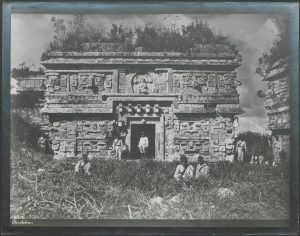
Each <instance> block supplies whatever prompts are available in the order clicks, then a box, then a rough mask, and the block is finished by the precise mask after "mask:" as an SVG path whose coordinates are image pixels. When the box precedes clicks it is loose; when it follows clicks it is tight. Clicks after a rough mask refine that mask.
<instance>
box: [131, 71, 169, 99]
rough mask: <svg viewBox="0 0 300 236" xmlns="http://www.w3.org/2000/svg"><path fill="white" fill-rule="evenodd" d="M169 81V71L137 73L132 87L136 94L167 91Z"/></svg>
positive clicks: (132, 80) (132, 81)
mask: <svg viewBox="0 0 300 236" xmlns="http://www.w3.org/2000/svg"><path fill="white" fill-rule="evenodd" d="M167 82H168V76H167V73H146V74H136V75H135V76H133V77H132V79H131V88H132V92H133V93H135V94H144V95H147V94H155V93H166V92H167V87H168V86H167Z"/></svg>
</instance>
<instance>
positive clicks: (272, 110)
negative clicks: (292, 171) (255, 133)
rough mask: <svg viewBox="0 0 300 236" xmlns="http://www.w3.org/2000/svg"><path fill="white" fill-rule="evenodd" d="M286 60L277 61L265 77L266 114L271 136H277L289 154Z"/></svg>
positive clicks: (287, 74)
mask: <svg viewBox="0 0 300 236" xmlns="http://www.w3.org/2000/svg"><path fill="white" fill-rule="evenodd" d="M287 65H288V64H287V61H286V60H279V61H278V62H277V63H275V65H274V67H273V68H272V69H271V70H270V72H269V74H268V75H267V76H266V78H265V80H266V81H267V85H268V91H267V93H266V112H267V116H268V128H269V129H270V130H271V131H272V135H273V136H275V135H277V136H279V139H280V141H281V144H282V148H283V149H284V151H285V152H286V153H287V154H288V157H289V153H290V135H289V133H290V105H289V103H290V101H289V80H290V77H289V73H288V66H287Z"/></svg>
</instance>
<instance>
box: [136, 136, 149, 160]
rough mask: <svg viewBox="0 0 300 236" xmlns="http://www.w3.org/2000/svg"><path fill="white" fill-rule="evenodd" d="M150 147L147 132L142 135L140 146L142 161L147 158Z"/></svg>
mask: <svg viewBox="0 0 300 236" xmlns="http://www.w3.org/2000/svg"><path fill="white" fill-rule="evenodd" d="M148 147H149V140H148V137H146V136H145V132H144V131H143V132H142V133H141V138H140V141H139V144H138V148H139V150H140V154H141V159H145V158H147V151H148Z"/></svg>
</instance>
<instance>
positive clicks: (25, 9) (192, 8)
mask: <svg viewBox="0 0 300 236" xmlns="http://www.w3.org/2000/svg"><path fill="white" fill-rule="evenodd" d="M74 3H76V4H74ZM92 4H96V5H97V7H94V6H95V5H94V6H92ZM76 11H77V12H80V13H83V12H85V13H94V12H95V13H96V12H97V13H101V11H102V12H105V13H106V14H108V13H112V14H115V13H116V12H118V11H122V12H123V13H128V14H130V13H137V12H138V13H140V14H141V13H144V12H145V13H146V12H147V13H157V14H159V13H170V14H171V13H229V12H230V13H245V14H247V13H250V12H251V13H268V12H270V13H273V14H274V13H276V12H278V13H281V14H282V13H284V14H288V15H289V16H290V29H291V41H290V45H289V46H290V56H291V68H290V73H291V81H290V110H291V133H290V143H291V163H290V170H291V177H290V219H289V220H288V221H281V220H184V221H183V220H113V219H112V220H35V222H34V224H33V225H31V224H30V222H32V221H30V220H26V221H28V222H26V221H25V220H24V222H22V221H20V222H14V223H17V224H13V225H12V224H11V223H12V222H11V221H10V213H9V211H10V210H9V205H10V204H9V202H10V199H9V194H10V181H9V180H10V167H9V166H10V84H9V81H10V20H11V19H10V16H11V14H12V13H49V14H51V13H53V14H54V13H70V14H71V13H75V12H76ZM1 13H2V17H1V19H2V83H1V85H2V86H1V88H2V91H1V94H2V96H1V105H2V107H1V108H2V109H1V112H2V116H1V118H2V120H1V159H0V160H1V163H0V166H1V234H3V235H40V234H43V235H58V234H61V235H108V234H109V235H139V234H143V235H161V234H163V235H199V234H204V235H206V234H217V235H236V234H238V235H239V234H255V235H256V234H268V235H276V234H278V235H284V234H290V235H296V234H298V233H299V199H298V197H299V159H298V158H299V2H298V1H280V2H279V1H275V2H274V1H264V2H259V1H249V2H244V1H230V2H224V1H214V2H208V1H189V2H183V1H129V0H128V1H114V2H112V1H105V0H103V1H89V2H84V1H51V2H49V1H37V0H34V1H29V0H20V1H4V2H2V12H1Z"/></svg>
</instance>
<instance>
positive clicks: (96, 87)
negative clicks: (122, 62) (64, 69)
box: [46, 73, 112, 94]
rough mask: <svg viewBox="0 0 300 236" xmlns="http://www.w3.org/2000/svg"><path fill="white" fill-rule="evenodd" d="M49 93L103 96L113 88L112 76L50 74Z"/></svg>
mask: <svg viewBox="0 0 300 236" xmlns="http://www.w3.org/2000/svg"><path fill="white" fill-rule="evenodd" d="M46 86H47V91H48V92H50V93H56V92H67V93H68V92H71V93H76V92H80V93H86V94H91V93H93V94H101V93H102V92H106V93H109V92H111V88H112V78H111V75H109V74H105V73H61V74H59V73H50V74H48V75H47V80H46Z"/></svg>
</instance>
